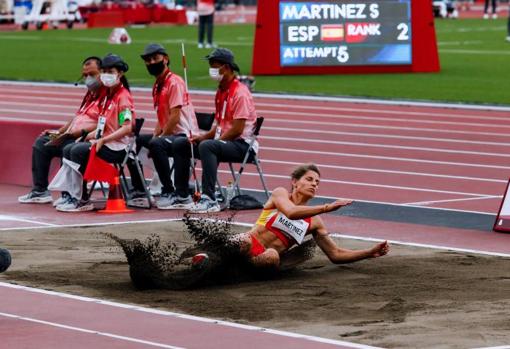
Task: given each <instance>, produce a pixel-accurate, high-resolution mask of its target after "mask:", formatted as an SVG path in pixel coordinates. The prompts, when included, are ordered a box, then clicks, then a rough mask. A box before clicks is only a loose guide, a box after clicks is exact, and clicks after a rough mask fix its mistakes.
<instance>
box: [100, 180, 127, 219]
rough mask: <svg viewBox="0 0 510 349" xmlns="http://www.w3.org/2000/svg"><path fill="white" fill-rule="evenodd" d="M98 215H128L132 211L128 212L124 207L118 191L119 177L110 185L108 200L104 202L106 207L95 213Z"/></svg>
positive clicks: (120, 192) (119, 190)
mask: <svg viewBox="0 0 510 349" xmlns="http://www.w3.org/2000/svg"><path fill="white" fill-rule="evenodd" d="M97 212H99V213H130V212H134V210H130V209H128V208H127V207H126V203H125V202H124V198H123V197H122V190H121V189H120V181H119V176H115V178H114V179H113V183H110V188H109V189H108V200H107V201H106V207H105V209H104V210H99V211H97Z"/></svg>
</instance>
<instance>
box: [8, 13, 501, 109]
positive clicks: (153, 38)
mask: <svg viewBox="0 0 510 349" xmlns="http://www.w3.org/2000/svg"><path fill="white" fill-rule="evenodd" d="M436 30H437V36H438V42H439V48H440V60H441V72H440V73H427V74H370V75H322V76H317V75H314V76H259V77H257V84H256V90H257V91H259V92H288V93H298V94H314V95H335V96H362V97H377V98H398V99H419V100H437V101H453V102H469V103H491V104H510V98H509V97H508V94H509V91H510V79H509V75H510V66H509V64H508V63H509V61H510V43H506V42H505V41H504V38H505V35H506V19H500V20H496V21H493V20H490V21H487V20H485V21H484V20H477V19H473V20H439V21H436ZM110 31H111V29H91V30H71V31H69V30H55V31H53V30H47V31H30V32H0V79H15V80H36V81H62V82H64V81H65V82H71V81H74V80H75V79H76V78H77V77H78V76H79V74H80V63H81V61H82V59H83V58H84V57H86V56H89V55H99V56H103V55H105V54H106V53H108V52H114V53H117V54H120V55H121V56H122V57H124V59H125V60H126V61H127V62H128V63H129V64H130V71H129V72H128V78H129V80H130V82H131V84H132V85H136V86H148V85H151V84H152V79H151V77H150V76H149V75H148V74H147V72H146V70H145V67H144V65H143V62H142V61H141V59H140V57H139V54H140V52H141V51H142V50H143V47H144V46H145V45H146V44H147V43H149V42H161V43H163V44H164V45H165V46H166V47H167V49H168V50H169V53H170V57H171V59H172V68H173V70H175V71H176V72H177V73H179V74H182V67H181V59H180V42H181V40H184V42H185V43H186V48H187V49H186V50H187V55H188V65H189V83H190V88H199V89H214V88H215V83H214V82H213V81H211V80H210V79H209V78H208V75H207V74H208V67H207V64H206V62H205V61H203V60H201V58H202V57H203V56H204V55H205V54H207V53H208V50H203V49H202V50H200V49H198V48H197V47H196V27H175V26H171V27H150V28H128V31H129V33H130V35H131V37H132V39H133V43H132V44H131V45H109V44H108V43H107V42H106V39H107V37H108V35H109V33H110ZM253 33H254V26H253V25H224V26H216V27H215V38H216V41H217V42H218V43H219V44H220V45H221V46H225V47H229V48H230V49H232V50H233V51H234V53H235V55H236V60H237V62H238V63H239V65H240V66H241V69H242V70H243V71H244V72H245V73H247V72H249V70H250V67H251V57H252V49H253V48H252V42H253V40H252V38H253Z"/></svg>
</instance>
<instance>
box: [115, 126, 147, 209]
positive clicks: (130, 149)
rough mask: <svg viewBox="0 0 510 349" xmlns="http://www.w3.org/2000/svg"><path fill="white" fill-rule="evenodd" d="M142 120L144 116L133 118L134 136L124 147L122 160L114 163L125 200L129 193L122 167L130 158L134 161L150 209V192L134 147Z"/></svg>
mask: <svg viewBox="0 0 510 349" xmlns="http://www.w3.org/2000/svg"><path fill="white" fill-rule="evenodd" d="M144 122H145V119H144V118H136V119H135V124H134V127H133V135H134V137H133V139H132V140H131V142H129V144H128V147H127V148H126V156H125V157H124V160H123V161H122V162H121V163H119V164H116V165H117V168H118V170H119V174H120V178H121V187H122V191H123V194H124V198H125V200H126V202H127V201H128V198H129V197H130V195H129V187H128V181H127V178H126V175H125V173H124V168H125V167H126V164H127V162H128V161H129V160H130V159H131V160H133V161H134V164H135V167H136V171H137V172H138V175H139V176H140V178H141V179H142V181H143V183H144V186H143V190H144V192H145V196H146V197H147V202H148V204H147V205H148V207H147V208H148V209H150V208H151V207H152V203H151V194H150V192H149V188H148V185H147V182H146V181H145V177H144V175H143V172H142V168H141V166H140V161H139V160H138V155H137V153H136V149H135V145H136V139H137V138H138V136H139V135H140V131H141V130H142V126H143V123H144Z"/></svg>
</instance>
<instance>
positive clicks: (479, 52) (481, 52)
mask: <svg viewBox="0 0 510 349" xmlns="http://www.w3.org/2000/svg"><path fill="white" fill-rule="evenodd" d="M440 51H441V53H453V54H466V53H469V54H473V55H487V56H488V55H490V56H493V55H501V56H508V55H510V52H508V51H498V50H459V49H441V50H440Z"/></svg>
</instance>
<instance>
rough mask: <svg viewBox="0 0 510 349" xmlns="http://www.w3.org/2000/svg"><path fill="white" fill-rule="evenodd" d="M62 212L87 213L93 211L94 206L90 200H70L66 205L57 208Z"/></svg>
mask: <svg viewBox="0 0 510 349" xmlns="http://www.w3.org/2000/svg"><path fill="white" fill-rule="evenodd" d="M56 208H57V211H61V212H86V211H93V210H94V204H93V203H92V202H90V200H78V199H76V198H70V199H69V200H68V201H67V202H66V203H64V204H62V205H59V206H57V207H56Z"/></svg>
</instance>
